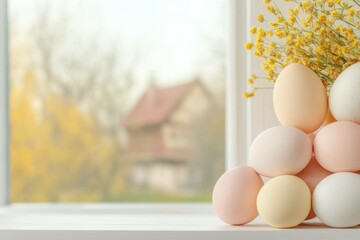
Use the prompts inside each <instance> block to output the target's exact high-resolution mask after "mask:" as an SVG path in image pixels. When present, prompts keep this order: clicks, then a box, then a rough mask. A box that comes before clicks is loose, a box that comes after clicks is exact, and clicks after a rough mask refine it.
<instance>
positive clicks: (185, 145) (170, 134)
mask: <svg viewBox="0 0 360 240" xmlns="http://www.w3.org/2000/svg"><path fill="white" fill-rule="evenodd" d="M209 107H210V99H209V97H208V95H206V93H205V92H204V90H203V88H201V87H200V86H195V87H194V88H193V89H192V90H191V91H190V92H189V93H188V95H187V96H186V98H185V99H184V100H183V101H182V103H181V104H180V106H179V107H178V108H177V109H176V110H175V112H174V113H173V114H172V115H171V117H170V119H169V120H168V121H167V123H166V124H164V125H163V126H162V133H163V137H164V145H165V146H166V147H167V148H170V149H191V148H192V141H191V140H192V132H193V127H194V122H196V120H197V119H199V118H200V117H201V116H202V115H203V114H204V113H206V111H207V110H208V109H209Z"/></svg>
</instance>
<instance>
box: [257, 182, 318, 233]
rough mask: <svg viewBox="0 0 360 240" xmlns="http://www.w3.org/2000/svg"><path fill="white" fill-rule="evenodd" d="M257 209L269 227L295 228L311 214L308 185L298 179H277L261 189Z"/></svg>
mask: <svg viewBox="0 0 360 240" xmlns="http://www.w3.org/2000/svg"><path fill="white" fill-rule="evenodd" d="M257 208H258V211H259V215H260V217H262V218H263V220H264V221H265V222H266V223H267V224H268V225H270V226H272V227H276V228H290V227H295V226H297V225H299V224H300V223H302V222H303V221H304V220H305V218H306V217H307V216H308V214H309V211H310V208H311V193H310V190H309V188H308V186H307V185H306V183H305V182H304V181H303V180H301V179H300V178H298V177H295V176H291V175H283V176H279V177H275V178H273V179H271V180H270V181H268V182H267V183H266V184H265V185H264V186H263V187H262V188H261V190H260V192H259V194H258V197H257Z"/></svg>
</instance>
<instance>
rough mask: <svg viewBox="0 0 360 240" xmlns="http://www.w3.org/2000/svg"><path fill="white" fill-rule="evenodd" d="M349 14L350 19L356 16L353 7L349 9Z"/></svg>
mask: <svg viewBox="0 0 360 240" xmlns="http://www.w3.org/2000/svg"><path fill="white" fill-rule="evenodd" d="M347 13H348V15H349V16H350V17H353V16H354V14H355V10H354V9H353V8H352V7H351V8H349V9H348V11H347Z"/></svg>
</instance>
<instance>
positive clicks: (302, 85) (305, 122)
mask: <svg viewBox="0 0 360 240" xmlns="http://www.w3.org/2000/svg"><path fill="white" fill-rule="evenodd" d="M273 103H274V110H275V113H276V116H277V118H278V120H279V121H280V123H281V124H282V125H286V126H292V127H296V128H299V129H301V130H302V131H304V132H306V133H311V132H314V131H315V130H317V129H318V128H319V127H320V126H321V125H322V124H323V122H324V120H325V118H326V115H327V108H328V107H327V94H326V89H325V87H324V85H323V83H322V82H321V80H320V78H319V77H318V76H317V75H316V74H315V73H314V72H313V71H312V70H311V69H310V68H308V67H306V66H305V65H302V64H299V63H293V64H290V65H288V66H287V67H285V68H284V69H283V70H282V71H281V72H280V74H279V76H278V78H277V80H276V83H275V86H274V94H273Z"/></svg>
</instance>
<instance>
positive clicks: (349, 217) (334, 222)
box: [312, 172, 360, 228]
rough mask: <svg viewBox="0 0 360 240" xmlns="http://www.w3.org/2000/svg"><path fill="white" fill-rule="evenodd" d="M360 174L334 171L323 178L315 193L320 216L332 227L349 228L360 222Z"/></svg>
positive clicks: (314, 205) (314, 206)
mask: <svg viewBox="0 0 360 240" xmlns="http://www.w3.org/2000/svg"><path fill="white" fill-rule="evenodd" d="M359 186H360V175H359V174H357V173H349V172H341V173H334V174H332V175H330V176H328V177H326V178H325V179H323V180H322V181H321V182H320V183H319V184H318V185H317V187H316V188H315V190H314V193H313V199H312V202H313V208H314V211H315V213H316V215H317V216H318V218H319V219H320V220H321V221H322V222H323V223H325V224H326V225H328V226H330V227H335V228H347V227H354V226H356V225H358V224H360V188H359Z"/></svg>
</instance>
